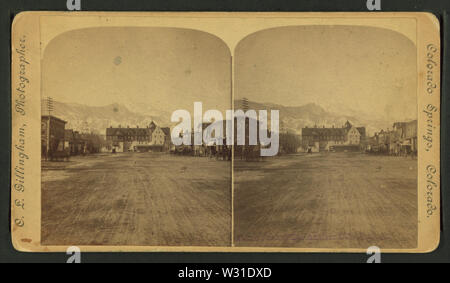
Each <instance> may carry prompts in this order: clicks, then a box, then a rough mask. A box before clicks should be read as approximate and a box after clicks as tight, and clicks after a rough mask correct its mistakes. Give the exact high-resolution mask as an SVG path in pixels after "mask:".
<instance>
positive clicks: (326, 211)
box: [233, 25, 418, 249]
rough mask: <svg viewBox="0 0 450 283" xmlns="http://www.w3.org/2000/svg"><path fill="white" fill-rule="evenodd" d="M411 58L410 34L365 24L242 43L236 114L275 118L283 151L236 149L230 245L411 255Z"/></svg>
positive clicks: (414, 192)
mask: <svg viewBox="0 0 450 283" xmlns="http://www.w3.org/2000/svg"><path fill="white" fill-rule="evenodd" d="M416 56H417V49H416V45H415V43H414V42H412V41H411V40H410V39H408V38H407V37H406V36H404V35H402V34H400V33H397V32H395V31H392V30H388V29H383V28H376V27H366V26H346V25H329V26H327V25H317V26H316V25H313V26H286V27H277V28H271V29H266V30H262V31H259V32H256V33H252V34H250V35H248V36H247V37H245V38H244V39H242V40H241V41H240V42H239V44H238V45H237V47H236V49H235V54H234V58H233V59H234V62H233V63H234V68H235V71H234V97H233V101H234V108H235V109H243V110H247V109H265V110H268V111H270V110H272V109H276V110H279V149H278V154H276V155H275V156H266V157H261V156H259V155H257V154H252V149H251V146H247V149H248V150H242V151H239V152H237V151H236V149H235V154H234V160H233V185H234V192H233V194H234V197H233V201H234V209H233V230H234V233H233V243H234V246H236V247H286V248H324V249H333V248H334V249H342V248H349V249H350V248H364V249H365V248H367V247H369V246H371V245H375V244H376V245H377V246H378V247H380V248H382V249H389V248H402V249H412V248H416V247H417V246H418V189H417V187H418V182H417V179H418V173H417V171H418V160H417V152H418V150H417V149H418V144H417V112H418V110H417V105H418V104H417V83H418V82H417V57H416Z"/></svg>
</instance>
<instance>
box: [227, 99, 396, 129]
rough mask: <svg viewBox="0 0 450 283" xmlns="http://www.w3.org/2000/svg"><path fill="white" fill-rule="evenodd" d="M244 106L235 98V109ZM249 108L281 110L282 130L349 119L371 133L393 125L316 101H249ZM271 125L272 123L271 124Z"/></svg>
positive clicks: (336, 125)
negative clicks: (329, 108)
mask: <svg viewBox="0 0 450 283" xmlns="http://www.w3.org/2000/svg"><path fill="white" fill-rule="evenodd" d="M241 107H242V100H235V109H238V108H241ZM248 109H254V110H267V111H270V110H279V111H280V131H283V130H287V131H290V132H294V133H297V134H301V129H302V128H303V127H305V126H308V127H313V126H317V127H323V126H325V127H332V126H335V127H342V126H343V125H344V124H345V122H346V121H347V120H348V121H350V122H351V123H352V124H353V125H355V126H358V127H359V126H362V127H366V130H367V131H368V132H369V133H373V132H375V131H379V130H381V129H386V127H388V126H392V123H391V122H389V121H383V120H381V119H374V118H373V117H365V116H364V115H363V114H361V113H355V112H352V113H350V114H348V113H339V114H338V113H335V112H331V111H327V110H326V109H324V108H323V107H322V106H320V105H318V104H316V103H308V104H305V105H302V106H283V105H278V104H273V103H258V102H254V101H248ZM269 127H270V125H269Z"/></svg>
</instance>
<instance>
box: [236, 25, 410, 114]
mask: <svg viewBox="0 0 450 283" xmlns="http://www.w3.org/2000/svg"><path fill="white" fill-rule="evenodd" d="M235 68H236V69H235V70H236V71H235V72H236V74H235V77H236V80H235V84H236V85H235V98H241V97H247V98H248V99H249V100H254V101H258V102H271V103H277V104H282V105H285V106H300V105H304V104H306V103H311V102H315V103H317V104H319V105H321V106H324V107H325V108H329V109H330V110H335V111H340V112H350V111H358V112H360V113H363V115H371V116H377V117H384V118H386V119H388V120H390V121H394V120H395V121H398V120H404V119H411V118H415V117H416V116H417V113H416V107H417V106H416V105H417V104H416V99H417V98H416V76H417V74H416V47H415V45H414V43H413V42H411V41H410V40H409V39H407V38H406V37H404V36H402V35H401V34H399V33H396V32H393V31H389V30H385V29H380V28H371V27H349V26H295V27H283V28H275V29H270V30H264V31H261V32H257V33H254V34H252V35H250V36H248V37H247V38H245V39H244V40H241V42H240V43H239V45H238V46H237V48H236V51H235ZM340 114H350V113H340Z"/></svg>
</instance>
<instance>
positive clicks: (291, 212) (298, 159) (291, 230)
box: [234, 153, 418, 249]
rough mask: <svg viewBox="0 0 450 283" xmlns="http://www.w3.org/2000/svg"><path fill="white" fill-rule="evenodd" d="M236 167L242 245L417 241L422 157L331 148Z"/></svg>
mask: <svg viewBox="0 0 450 283" xmlns="http://www.w3.org/2000/svg"><path fill="white" fill-rule="evenodd" d="M234 168H235V171H234V173H235V174H234V177H235V180H234V182H235V187H234V190H235V191H234V208H235V214H234V231H235V236H234V243H235V245H236V246H266V247H310V248H312V247H314V248H338V247H340V248H364V249H366V248H368V247H369V246H373V245H376V246H378V247H380V248H413V247H415V246H416V245H417V221H418V220H417V213H418V212H417V160H412V159H411V158H404V157H388V156H369V155H365V154H360V153H331V154H312V155H294V156H283V157H276V158H269V159H266V160H265V161H263V162H245V161H239V160H236V161H235V164H234Z"/></svg>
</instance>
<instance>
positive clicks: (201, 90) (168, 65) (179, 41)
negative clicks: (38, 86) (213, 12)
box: [42, 27, 231, 119]
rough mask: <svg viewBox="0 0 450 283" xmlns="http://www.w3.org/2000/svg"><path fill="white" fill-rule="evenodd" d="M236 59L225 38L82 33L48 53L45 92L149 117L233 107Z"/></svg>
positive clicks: (133, 31) (172, 31) (181, 32)
mask: <svg viewBox="0 0 450 283" xmlns="http://www.w3.org/2000/svg"><path fill="white" fill-rule="evenodd" d="M230 58H231V57H230V52H229V49H228V47H227V46H226V44H225V43H223V42H222V41H221V40H220V39H218V38H217V37H215V36H212V35H209V34H207V33H204V32H199V31H194V30H187V29H176V28H151V27H150V28H148V27H145V28H136V27H131V28H90V29H80V30H75V31H70V32H67V33H64V34H62V35H60V36H58V37H56V38H54V39H53V40H52V41H51V42H50V43H49V45H48V46H47V48H46V49H45V53H44V58H43V61H42V64H43V72H42V74H43V78H42V79H43V92H42V94H43V96H52V97H53V99H54V100H57V101H62V102H75V103H81V104H86V105H90V106H102V105H109V104H111V103H121V104H125V105H126V106H128V108H130V110H131V111H136V110H137V111H139V112H144V113H145V112H147V111H149V112H152V110H157V111H166V112H169V113H172V111H173V110H176V109H187V110H189V111H192V109H193V103H194V101H202V102H203V103H204V109H206V108H209V109H229V108H230V105H231V59H230ZM147 114H152V113H147ZM169 115H170V114H169ZM167 119H170V116H169V117H167Z"/></svg>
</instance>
